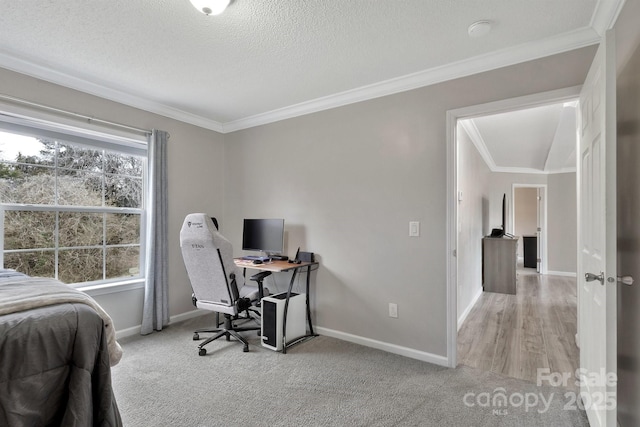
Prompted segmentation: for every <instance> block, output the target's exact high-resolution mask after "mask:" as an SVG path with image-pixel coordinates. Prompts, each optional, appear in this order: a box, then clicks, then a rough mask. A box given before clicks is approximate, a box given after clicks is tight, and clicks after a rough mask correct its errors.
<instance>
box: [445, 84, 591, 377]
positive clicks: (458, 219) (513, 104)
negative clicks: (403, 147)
mask: <svg viewBox="0 0 640 427" xmlns="http://www.w3.org/2000/svg"><path fill="white" fill-rule="evenodd" d="M578 92H579V88H568V89H564V90H559V91H552V92H548V93H542V94H537V95H532V96H527V97H522V98H517V99H511V100H504V101H499V102H496V103H490V104H484V105H481V106H473V107H467V108H463V109H459V110H452V111H449V112H448V113H447V122H448V126H447V137H448V141H449V142H450V143H449V144H448V145H447V150H448V153H447V154H448V159H449V162H450V163H449V164H450V165H451V164H455V168H453V170H452V168H450V169H449V174H448V180H447V185H448V189H449V190H450V191H449V192H448V194H449V195H450V199H449V200H448V205H447V208H448V218H451V219H452V220H451V221H450V222H449V224H448V235H449V242H451V243H452V245H451V246H450V247H451V249H452V251H451V253H452V255H453V256H452V257H451V258H450V262H449V263H448V271H449V275H448V279H449V284H450V286H448V295H449V300H448V301H449V322H448V325H449V336H448V340H447V345H448V356H449V357H448V359H449V364H450V366H452V367H455V366H457V364H458V359H457V358H458V331H459V329H460V327H461V326H462V325H463V323H464V321H465V320H466V318H467V317H468V316H471V315H472V309H473V307H474V306H475V305H476V304H478V305H484V306H485V307H487V306H492V307H494V308H495V307H498V312H500V309H499V307H506V305H505V304H507V305H508V304H509V302H507V299H506V298H505V297H504V296H502V295H496V294H494V295H493V296H492V298H491V299H483V287H482V261H481V259H482V258H481V257H482V255H481V251H482V243H481V240H482V237H483V236H486V235H488V234H490V233H491V230H492V228H494V227H495V226H496V225H499V224H500V223H501V221H500V219H498V217H499V215H500V213H499V212H500V209H499V208H497V207H496V206H498V203H499V202H501V200H502V196H503V194H506V195H507V197H508V199H507V200H508V202H507V205H508V208H507V210H508V216H507V221H506V223H507V224H506V225H507V227H506V229H505V231H506V232H507V233H511V234H514V231H515V230H514V226H516V225H517V224H518V219H517V217H514V214H515V212H514V204H513V202H514V199H515V192H516V188H519V187H521V188H527V187H532V188H534V189H536V197H538V188H539V189H540V192H541V193H542V195H541V201H542V202H543V203H542V204H540V205H539V209H540V211H539V212H537V215H536V223H537V224H536V230H534V231H533V234H534V235H535V234H536V233H538V230H537V228H541V230H540V233H541V234H540V235H539V236H538V235H536V240H537V242H540V244H541V245H540V247H539V248H538V247H536V257H535V259H536V264H537V259H540V265H539V268H540V271H541V272H546V271H547V261H546V252H547V251H546V247H545V246H546V238H545V237H546V236H545V235H543V234H542V233H543V232H544V233H546V209H547V207H546V199H547V197H546V196H547V188H546V178H545V175H544V173H538V174H537V175H535V174H534V173H531V182H524V183H522V181H519V180H518V178H517V177H518V176H521V175H518V174H519V173H522V171H520V170H513V168H511V169H509V170H505V171H504V172H506V173H505V174H495V175H500V177H498V178H496V177H490V176H485V174H484V172H482V171H480V173H475V172H474V174H473V177H472V179H470V180H469V181H472V183H473V185H482V183H483V181H484V182H485V183H488V185H490V186H491V188H492V191H493V192H494V193H498V194H499V197H497V196H495V194H486V195H481V196H480V199H478V194H479V193H478V191H476V190H477V188H473V189H472V191H468V190H467V191H465V190H462V191H461V190H460V186H459V183H460V181H461V179H464V178H461V169H462V167H461V166H460V164H461V163H460V162H461V161H467V162H469V161H471V162H478V161H477V159H475V160H473V159H472V160H469V159H463V160H461V157H464V153H461V152H460V149H459V146H458V139H457V138H458V136H459V135H460V134H461V133H462V128H461V127H460V122H462V121H463V120H464V119H468V118H477V117H481V116H484V115H490V114H496V113H504V112H507V111H512V110H523V109H526V108H533V107H537V106H542V105H549V104H553V103H560V104H562V103H565V102H575V99H576V95H577V93H578ZM574 105H575V104H574ZM465 130H466V129H465ZM464 133H465V134H468V132H464ZM454 142H455V143H454ZM513 143H516V142H515V141H514V142H513ZM478 153H479V155H480V156H483V153H482V152H481V151H480V150H478ZM483 157H484V156H483ZM485 163H486V162H485ZM486 164H487V165H488V163H486ZM465 166H466V165H465ZM490 172H491V171H487V175H489V174H490ZM505 177H508V178H509V179H504V178H505ZM574 190H575V186H574ZM451 196H453V197H451ZM474 198H475V200H473V199H474ZM498 199H499V200H498ZM470 205H471V206H472V209H473V210H474V212H475V214H479V215H480V217H481V219H480V220H478V219H477V218H476V219H475V220H474V221H476V225H475V226H476V230H472V231H470V230H469V224H468V223H466V222H465V219H464V218H463V216H462V215H461V214H460V213H461V212H465V210H466V209H468V208H469V207H470ZM538 218H539V221H538ZM521 222H522V221H521ZM502 223H504V221H502ZM509 223H510V224H509ZM536 246H537V245H536ZM470 248H471V249H470ZM469 250H471V251H473V253H474V255H473V256H472V257H468V255H469V254H468V253H465V251H469ZM522 255H523V256H524V254H522ZM538 255H540V256H538ZM465 257H466V258H465ZM470 259H471V261H470ZM574 275H575V274H574ZM469 278H471V281H469V280H468V279H469ZM558 281H560V282H562V281H567V283H565V284H564V285H561V286H564V287H565V288H567V289H570V291H569V293H572V295H569V298H575V288H576V286H575V279H573V278H572V279H566V278H558ZM542 285H543V286H546V284H542ZM535 286H537V288H536V289H538V291H537V292H543V293H544V292H546V290H545V289H546V288H545V289H542V288H540V287H539V286H540V283H538V284H537V285H535ZM535 286H534V287H535ZM541 289H542V290H541ZM521 303H522V302H521ZM522 304H525V305H526V304H528V302H524V303H522ZM569 309H570V310H573V311H575V307H573V308H572V307H569ZM533 310H534V311H535V310H536V309H533ZM515 315H517V313H516V314H515ZM556 315H557V314H556ZM488 316H489V317H490V316H491V315H488ZM502 320H505V319H502ZM507 320H508V319H507ZM537 323H539V322H537ZM503 324H504V323H503ZM492 325H493V326H490V327H494V330H495V332H499V328H500V325H497V324H496V323H493V324H492ZM485 326H486V325H485ZM503 332H504V331H503ZM538 332H539V331H538ZM541 340H544V339H543V338H541ZM494 351H497V350H496V349H494ZM570 356H571V357H573V358H575V359H576V360H577V357H575V354H573V355H570ZM486 362H487V361H485V362H483V363H486ZM507 363H509V362H507ZM527 363H529V362H527ZM547 363H548V362H547Z"/></svg>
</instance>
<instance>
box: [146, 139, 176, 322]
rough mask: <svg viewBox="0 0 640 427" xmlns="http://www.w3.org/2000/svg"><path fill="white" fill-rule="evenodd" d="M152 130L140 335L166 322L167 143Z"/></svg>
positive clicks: (167, 300)
mask: <svg viewBox="0 0 640 427" xmlns="http://www.w3.org/2000/svg"><path fill="white" fill-rule="evenodd" d="M168 139H169V134H168V133H167V132H164V131H160V130H153V132H152V133H151V138H150V140H149V152H148V157H149V161H148V164H149V195H148V199H149V206H148V209H147V225H148V227H147V241H146V249H147V256H146V262H145V265H146V283H145V288H144V305H143V309H142V328H141V330H140V333H141V334H142V335H147V334H150V333H151V332H153V331H154V330H157V331H160V330H162V328H163V327H164V326H166V325H167V324H168V323H169V297H168V276H167V260H168V243H167V229H168V226H167V206H168V203H167V140H168Z"/></svg>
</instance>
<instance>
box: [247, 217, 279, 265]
mask: <svg viewBox="0 0 640 427" xmlns="http://www.w3.org/2000/svg"><path fill="white" fill-rule="evenodd" d="M242 249H243V250H245V251H261V252H264V253H266V254H267V255H268V256H269V255H276V254H282V252H283V251H284V219H245V220H244V227H243V231H242Z"/></svg>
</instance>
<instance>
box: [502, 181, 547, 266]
mask: <svg viewBox="0 0 640 427" xmlns="http://www.w3.org/2000/svg"><path fill="white" fill-rule="evenodd" d="M516 188H538V189H542V190H543V193H542V194H543V196H542V201H540V200H538V204H539V205H542V218H538V222H539V223H540V228H542V230H541V231H540V240H541V242H540V252H542V258H541V261H540V263H541V264H540V272H539V273H540V274H548V271H549V269H548V268H547V198H548V197H549V196H548V194H549V193H548V191H547V184H516V183H513V184H511V205H512V207H511V214H510V216H511V234H514V235H515V228H516V209H515V207H516V204H515V203H516ZM536 215H538V213H537V212H536ZM522 244H523V245H524V240H523V241H522ZM537 255H538V258H540V254H539V253H538V254H537Z"/></svg>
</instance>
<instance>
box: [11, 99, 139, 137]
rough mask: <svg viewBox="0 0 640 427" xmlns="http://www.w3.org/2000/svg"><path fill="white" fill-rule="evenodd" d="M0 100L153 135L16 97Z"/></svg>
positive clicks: (134, 128)
mask: <svg viewBox="0 0 640 427" xmlns="http://www.w3.org/2000/svg"><path fill="white" fill-rule="evenodd" d="M0 99H1V100H5V101H10V102H14V103H17V104H23V105H27V106H29V107H35V108H39V109H41V110H46V111H51V112H54V113H58V114H64V115H67V116H71V117H75V118H79V119H83V120H86V121H87V122H88V123H99V124H103V125H107V126H111V127H116V128H120V129H126V130H129V131H133V132H138V133H141V134H143V135H150V134H151V131H150V130H148V129H140V128H136V127H133V126H128V125H123V124H122V123H116V122H110V121H108V120H102V119H97V118H95V117H91V116H87V115H85V114H80V113H74V112H73V111H67V110H62V109H60V108H55V107H50V106H48V105H43V104H38V103H35V102H31V101H27V100H25V99H20V98H16V97H14V96H10V95H5V94H3V93H0Z"/></svg>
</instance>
